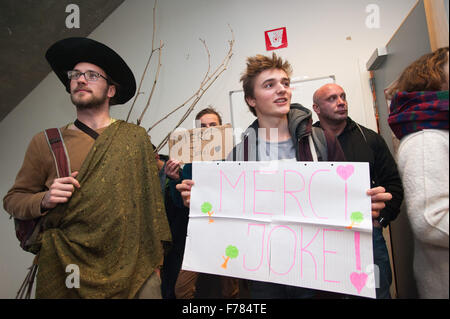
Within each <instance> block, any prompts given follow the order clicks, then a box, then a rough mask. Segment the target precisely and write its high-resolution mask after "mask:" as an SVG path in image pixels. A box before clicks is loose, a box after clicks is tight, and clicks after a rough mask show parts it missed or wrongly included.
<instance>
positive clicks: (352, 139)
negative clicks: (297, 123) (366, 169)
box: [314, 117, 403, 226]
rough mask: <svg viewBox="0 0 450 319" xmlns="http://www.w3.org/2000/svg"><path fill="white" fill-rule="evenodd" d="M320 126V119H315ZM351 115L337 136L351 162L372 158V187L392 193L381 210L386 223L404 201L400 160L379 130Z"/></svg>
mask: <svg viewBox="0 0 450 319" xmlns="http://www.w3.org/2000/svg"><path fill="white" fill-rule="evenodd" d="M314 126H320V122H316V123H314ZM359 127H360V128H361V131H362V133H363V134H364V136H363V134H362V133H361V131H360V129H359V128H358V125H357V124H356V122H354V121H353V120H352V119H351V118H350V117H348V118H347V125H346V127H345V129H344V131H343V132H342V133H341V134H340V135H339V136H338V137H337V138H338V141H339V143H340V144H341V147H342V149H343V150H344V154H345V157H346V160H347V161H348V162H369V165H370V178H371V182H372V185H371V187H372V188H373V187H376V186H383V187H384V188H385V189H386V191H387V192H388V193H391V194H392V200H390V201H388V202H386V207H385V208H384V209H383V210H382V211H381V212H380V217H381V218H383V220H380V219H379V220H380V221H381V224H382V225H383V226H387V225H388V224H389V222H390V221H392V220H394V219H395V218H396V217H397V215H398V213H399V212H400V206H401V204H402V201H403V186H402V181H401V179H400V175H399V173H398V169H397V164H396V162H395V160H394V158H393V157H392V154H391V152H390V151H389V148H388V146H387V145H386V142H385V141H384V139H383V138H382V137H381V136H380V135H378V134H377V133H376V132H374V131H372V130H370V129H368V128H366V127H364V126H362V125H359Z"/></svg>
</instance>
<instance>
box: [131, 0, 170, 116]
mask: <svg viewBox="0 0 450 319" xmlns="http://www.w3.org/2000/svg"><path fill="white" fill-rule="evenodd" d="M157 2H158V1H157V0H155V4H154V5H153V32H152V51H151V53H150V56H149V57H148V60H147V64H146V65H145V68H144V72H143V73H142V76H141V81H140V82H139V87H138V89H137V93H136V95H135V97H134V100H133V103H132V104H131V107H130V110H129V111H128V115H127V119H126V122H128V120H129V119H130V115H131V112H132V111H133V108H134V104H135V103H136V100H137V98H138V97H139V95H140V94H144V92H141V87H142V83H143V82H144V78H145V74H146V73H147V68H148V66H149V64H150V61H151V60H152V57H153V53H154V52H155V51H156V50H159V53H160V54H161V48H162V44H161V45H160V47H159V48H157V49H155V46H154V42H155V33H156V3H157Z"/></svg>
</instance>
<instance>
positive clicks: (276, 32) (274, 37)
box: [264, 27, 288, 51]
mask: <svg viewBox="0 0 450 319" xmlns="http://www.w3.org/2000/svg"><path fill="white" fill-rule="evenodd" d="M264 35H265V38H266V49H267V51H270V50H276V49H281V48H286V47H287V45H288V43H287V33H286V27H283V28H278V29H273V30H269V31H266V32H264Z"/></svg>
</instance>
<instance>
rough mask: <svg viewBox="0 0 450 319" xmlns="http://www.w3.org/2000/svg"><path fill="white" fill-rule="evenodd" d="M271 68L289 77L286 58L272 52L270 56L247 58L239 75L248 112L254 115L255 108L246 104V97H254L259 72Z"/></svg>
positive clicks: (289, 67)
mask: <svg viewBox="0 0 450 319" xmlns="http://www.w3.org/2000/svg"><path fill="white" fill-rule="evenodd" d="M271 69H279V70H283V71H284V72H285V73H286V75H287V76H288V77H289V78H290V77H291V75H292V67H291V64H290V63H289V62H288V61H287V60H285V61H283V59H282V58H281V57H278V56H277V55H276V54H275V53H273V54H272V57H271V58H270V57H267V56H264V55H261V54H258V55H255V56H252V57H249V58H247V69H246V70H245V72H244V73H243V74H242V76H241V82H242V87H243V89H244V99H245V103H247V105H248V108H249V109H250V112H252V114H253V115H255V116H256V111H255V108H254V107H251V106H250V105H249V104H248V102H247V98H254V87H255V78H256V77H257V76H258V75H259V74H260V73H261V72H263V71H265V70H271Z"/></svg>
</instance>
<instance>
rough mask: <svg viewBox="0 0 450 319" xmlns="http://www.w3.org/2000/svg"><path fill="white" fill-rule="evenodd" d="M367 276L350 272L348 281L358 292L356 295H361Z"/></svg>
mask: <svg viewBox="0 0 450 319" xmlns="http://www.w3.org/2000/svg"><path fill="white" fill-rule="evenodd" d="M368 277H369V276H368V275H367V274H366V273H364V272H361V273H358V272H352V274H351V275H350V281H351V282H352V284H353V286H354V287H355V288H356V290H358V293H359V294H360V293H361V290H362V289H363V288H364V286H365V285H366V282H367V278H368Z"/></svg>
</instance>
